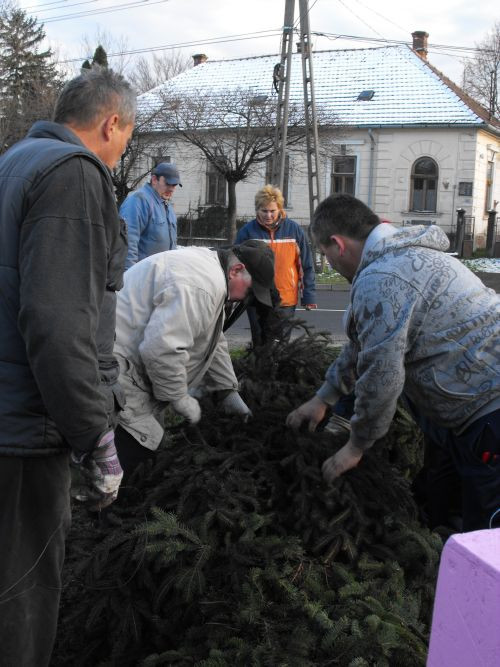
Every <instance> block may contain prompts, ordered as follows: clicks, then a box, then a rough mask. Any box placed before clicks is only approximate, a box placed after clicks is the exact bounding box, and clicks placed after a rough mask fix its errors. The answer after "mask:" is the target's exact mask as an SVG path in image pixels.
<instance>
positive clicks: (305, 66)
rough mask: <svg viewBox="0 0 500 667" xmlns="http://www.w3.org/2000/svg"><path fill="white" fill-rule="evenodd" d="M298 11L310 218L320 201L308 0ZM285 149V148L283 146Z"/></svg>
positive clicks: (301, 4)
mask: <svg viewBox="0 0 500 667" xmlns="http://www.w3.org/2000/svg"><path fill="white" fill-rule="evenodd" d="M299 11H300V48H301V54H302V83H303V86H304V112H305V123H306V145H307V178H308V182H309V213H310V219H311V220H312V218H313V213H314V210H315V208H316V206H317V205H318V204H319V202H320V198H321V192H320V169H319V167H320V165H319V140H318V120H317V116H316V97H315V94H314V77H313V62H312V53H311V31H310V28H309V6H308V0H299ZM283 150H285V148H283Z"/></svg>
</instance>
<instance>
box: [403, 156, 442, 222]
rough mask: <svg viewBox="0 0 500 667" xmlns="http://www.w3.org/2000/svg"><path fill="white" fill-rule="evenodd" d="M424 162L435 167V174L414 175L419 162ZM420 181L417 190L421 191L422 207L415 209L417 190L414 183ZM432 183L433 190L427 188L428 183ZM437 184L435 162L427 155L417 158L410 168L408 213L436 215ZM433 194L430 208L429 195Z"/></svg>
mask: <svg viewBox="0 0 500 667" xmlns="http://www.w3.org/2000/svg"><path fill="white" fill-rule="evenodd" d="M424 160H428V161H430V162H432V164H433V165H434V167H435V173H433V174H416V173H415V171H416V168H417V166H418V164H419V163H420V162H423V161H424ZM417 180H421V181H422V188H419V189H418V190H421V191H422V194H421V199H422V206H421V207H417V204H416V192H417V189H416V188H415V181H417ZM431 181H433V183H434V188H429V185H428V184H429V183H430V182H431ZM438 183H439V166H438V163H437V162H436V160H434V158H432V157H430V156H429V155H422V156H421V157H419V158H417V159H416V160H415V162H414V163H413V164H412V167H411V176H410V207H409V209H408V210H409V211H412V212H414V213H437V193H438ZM431 192H432V193H433V195H432V198H433V200H434V201H433V202H432V206H429V204H431V202H430V201H429V198H430V194H429V193H431Z"/></svg>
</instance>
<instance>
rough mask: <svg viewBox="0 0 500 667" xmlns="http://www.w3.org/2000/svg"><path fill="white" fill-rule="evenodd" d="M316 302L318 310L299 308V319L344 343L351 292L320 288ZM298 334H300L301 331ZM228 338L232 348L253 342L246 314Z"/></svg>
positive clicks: (227, 333)
mask: <svg viewBox="0 0 500 667" xmlns="http://www.w3.org/2000/svg"><path fill="white" fill-rule="evenodd" d="M316 301H317V304H318V309H317V310H309V311H306V310H304V308H301V307H299V308H297V311H296V317H297V319H299V320H304V321H305V322H306V324H307V325H308V326H310V327H314V329H315V330H316V331H328V332H329V333H330V335H331V336H332V339H333V341H334V342H339V343H343V342H344V340H345V335H344V330H343V326H342V317H343V315H344V312H345V309H346V306H347V304H348V302H349V290H348V289H330V288H326V289H324V288H322V287H319V288H317V290H316ZM298 332H299V333H300V330H298ZM297 335H298V334H297ZM226 338H227V339H228V341H229V345H230V347H239V346H242V345H246V344H247V343H249V342H250V341H251V335H250V325H249V324H248V318H247V316H246V313H244V314H243V315H242V316H241V317H240V318H239V319H238V320H237V321H236V322H235V323H234V324H233V326H232V327H231V328H230V329H229V330H228V331H226Z"/></svg>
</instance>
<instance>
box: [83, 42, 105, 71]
mask: <svg viewBox="0 0 500 667" xmlns="http://www.w3.org/2000/svg"><path fill="white" fill-rule="evenodd" d="M93 67H102V68H103V69H108V67H109V64H108V54H107V53H106V50H105V49H104V47H103V46H101V45H100V44H99V46H98V47H97V48H96V50H95V51H94V55H93V56H92V62H90V61H89V60H88V59H86V60H84V61H83V63H82V67H81V69H92V68H93Z"/></svg>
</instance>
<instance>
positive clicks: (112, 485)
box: [71, 431, 123, 512]
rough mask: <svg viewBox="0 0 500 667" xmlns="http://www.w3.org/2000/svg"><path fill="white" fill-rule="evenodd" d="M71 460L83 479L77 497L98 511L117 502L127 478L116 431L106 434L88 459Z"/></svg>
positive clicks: (75, 491) (75, 457)
mask: <svg viewBox="0 0 500 667" xmlns="http://www.w3.org/2000/svg"><path fill="white" fill-rule="evenodd" d="M71 460H72V464H73V466H74V467H75V468H76V469H77V473H79V477H80V479H79V482H78V484H77V486H76V487H74V488H73V490H72V495H73V497H74V498H75V499H76V500H78V501H79V502H82V503H85V504H88V506H89V509H91V510H93V511H94V512H97V511H99V510H102V509H104V507H107V506H108V505H111V503H112V502H114V501H115V500H116V497H117V495H118V489H119V488H120V482H121V481H122V477H123V470H122V467H121V465H120V461H119V460H118V455H117V453H116V447H115V436H114V433H113V431H109V432H108V433H106V434H105V435H103V437H102V438H101V439H100V441H99V442H98V443H97V446H96V448H95V449H94V450H93V451H92V452H91V453H90V454H89V455H88V456H83V457H78V455H75V454H72V455H71Z"/></svg>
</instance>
